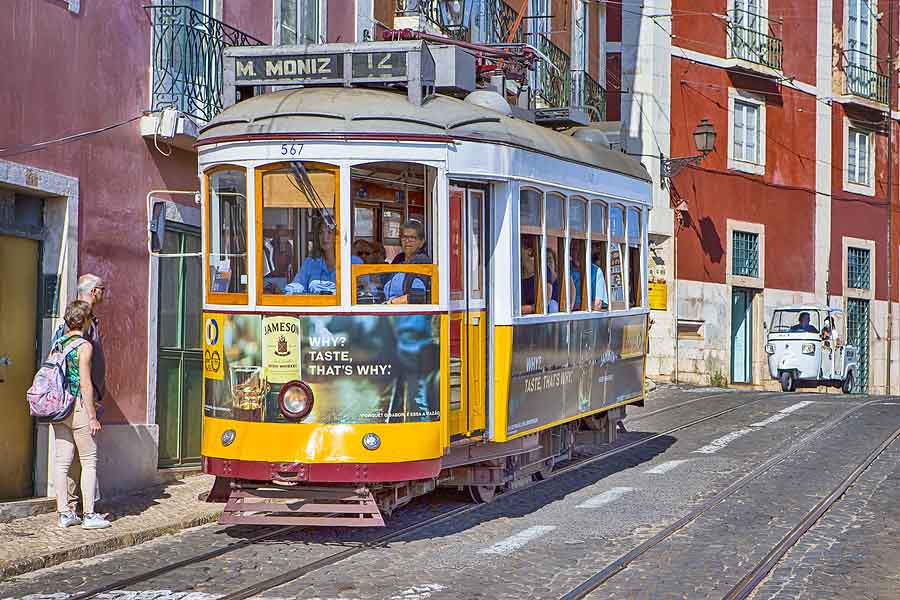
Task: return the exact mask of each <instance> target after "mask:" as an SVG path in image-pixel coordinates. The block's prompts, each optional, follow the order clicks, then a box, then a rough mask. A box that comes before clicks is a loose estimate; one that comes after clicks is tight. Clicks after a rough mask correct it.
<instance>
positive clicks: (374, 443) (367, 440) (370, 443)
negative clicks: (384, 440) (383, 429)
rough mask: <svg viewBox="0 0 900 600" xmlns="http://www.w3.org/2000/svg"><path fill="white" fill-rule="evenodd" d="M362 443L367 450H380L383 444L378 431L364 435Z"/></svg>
mask: <svg viewBox="0 0 900 600" xmlns="http://www.w3.org/2000/svg"><path fill="white" fill-rule="evenodd" d="M362 445H363V447H364V448H365V449H366V450H378V448H379V446H381V438H380V437H378V434H377V433H367V434H366V435H364V436H363V439H362Z"/></svg>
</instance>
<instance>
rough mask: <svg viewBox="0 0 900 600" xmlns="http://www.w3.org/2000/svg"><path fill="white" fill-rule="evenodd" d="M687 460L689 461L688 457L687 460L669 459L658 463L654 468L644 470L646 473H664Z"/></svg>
mask: <svg viewBox="0 0 900 600" xmlns="http://www.w3.org/2000/svg"><path fill="white" fill-rule="evenodd" d="M686 462H688V460H687V459H685V460H669V461H666V462H664V463H662V464H660V465H656V466H655V467H653V468H652V469H647V470H646V471H644V474H645V475H662V474H663V473H668V472H669V471H671V470H672V469H675V468H677V467H678V466H680V465H683V464H684V463H686Z"/></svg>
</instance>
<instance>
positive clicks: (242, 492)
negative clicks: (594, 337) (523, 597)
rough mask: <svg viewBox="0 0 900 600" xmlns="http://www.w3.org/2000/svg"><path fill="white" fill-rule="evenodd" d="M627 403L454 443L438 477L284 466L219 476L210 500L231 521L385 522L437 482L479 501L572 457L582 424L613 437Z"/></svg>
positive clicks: (597, 439) (595, 435) (599, 437)
mask: <svg viewBox="0 0 900 600" xmlns="http://www.w3.org/2000/svg"><path fill="white" fill-rule="evenodd" d="M624 416H625V407H618V408H614V409H611V410H608V411H605V412H602V413H599V414H597V415H593V416H591V417H590V418H589V419H581V420H579V421H574V422H571V423H565V424H563V425H558V426H556V427H552V428H550V429H545V430H544V431H541V432H536V433H533V434H530V435H527V436H524V437H521V438H518V439H515V440H512V441H509V442H506V443H502V444H496V443H491V444H488V443H482V442H474V443H472V442H470V441H468V440H465V441H461V442H459V443H456V444H453V445H451V447H450V451H449V453H448V455H447V456H445V457H444V459H443V461H442V469H441V472H440V474H439V475H438V476H437V477H434V478H429V479H418V480H412V481H399V482H386V483H359V484H354V483H343V484H323V483H311V482H303V481H297V474H298V473H299V472H302V471H295V472H293V473H288V472H284V473H282V476H281V477H278V478H275V479H273V480H272V481H253V480H246V479H244V480H242V479H231V478H227V477H217V478H216V483H215V485H214V487H213V489H212V490H211V491H210V493H209V495H208V497H207V501H208V502H224V503H225V507H224V509H223V514H222V517H221V518H220V520H219V522H220V523H223V524H244V525H311V526H331V527H334V526H337V527H382V526H384V524H385V521H384V519H385V517H390V516H391V514H392V513H393V512H394V511H395V510H397V509H398V508H400V507H402V506H405V505H406V504H408V503H409V502H410V501H412V500H413V499H414V498H416V497H418V496H422V495H425V494H428V493H430V492H432V491H434V490H435V489H436V488H438V487H441V488H456V489H458V490H460V491H464V492H466V493H467V494H468V495H469V497H470V498H471V499H472V501H474V502H478V503H486V502H491V501H493V500H494V498H495V497H496V496H497V495H499V494H503V493H505V492H509V491H513V490H516V489H521V488H523V487H526V486H527V485H529V484H531V483H532V482H534V481H539V480H542V479H545V478H547V477H549V476H550V473H551V472H552V471H553V468H554V467H555V466H556V465H557V464H560V463H562V462H565V461H568V460H570V459H571V458H572V453H573V450H574V448H575V445H576V440H577V438H578V437H581V436H578V435H577V434H578V430H579V428H583V430H584V431H583V432H582V433H583V434H586V439H587V440H588V442H589V443H593V444H611V443H613V442H615V440H616V435H617V431H618V429H617V427H616V423H617V421H619V420H620V419H622V418H624Z"/></svg>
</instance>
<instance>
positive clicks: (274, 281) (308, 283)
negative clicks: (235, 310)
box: [261, 162, 339, 297]
mask: <svg viewBox="0 0 900 600" xmlns="http://www.w3.org/2000/svg"><path fill="white" fill-rule="evenodd" d="M337 174H338V170H337V168H336V167H330V166H328V165H321V164H318V163H308V162H307V163H302V162H294V163H287V164H281V165H278V166H277V167H275V168H272V169H268V170H265V171H263V172H262V175H261V177H262V182H261V190H262V265H261V267H262V269H261V270H262V278H263V293H264V294H277V295H290V296H305V297H310V296H335V295H336V294H337V284H338V281H339V280H338V278H337V271H338V254H339V253H338V252H337V246H338V230H337V223H336V221H335V214H336V213H337V189H338V188H337V186H338V176H337Z"/></svg>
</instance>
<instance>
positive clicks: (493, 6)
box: [485, 0, 526, 44]
mask: <svg viewBox="0 0 900 600" xmlns="http://www.w3.org/2000/svg"><path fill="white" fill-rule="evenodd" d="M485 5H486V8H485V14H486V15H487V18H488V20H489V21H490V27H489V30H490V35H491V39H490V41H491V42H492V43H498V44H505V43H507V42H508V43H512V44H524V43H525V41H526V40H525V27H524V26H523V25H524V23H525V21H519V25H518V27H516V30H515V33H514V34H513V36H512V39H511V40H509V34H510V31H512V28H513V27H515V26H516V19H517V18H518V13H517V12H516V9H514V8H513V7H511V6H510V5H509V4H507V3H506V2H504V1H503V0H485Z"/></svg>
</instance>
